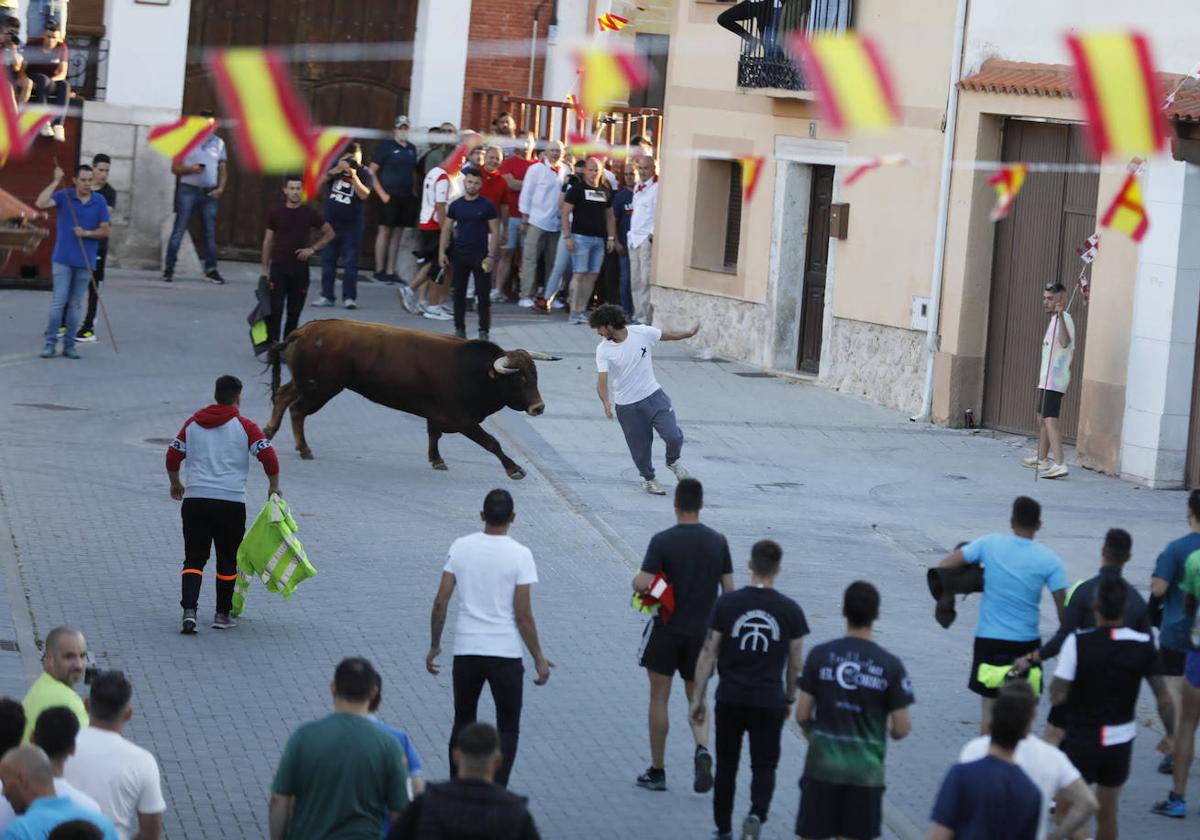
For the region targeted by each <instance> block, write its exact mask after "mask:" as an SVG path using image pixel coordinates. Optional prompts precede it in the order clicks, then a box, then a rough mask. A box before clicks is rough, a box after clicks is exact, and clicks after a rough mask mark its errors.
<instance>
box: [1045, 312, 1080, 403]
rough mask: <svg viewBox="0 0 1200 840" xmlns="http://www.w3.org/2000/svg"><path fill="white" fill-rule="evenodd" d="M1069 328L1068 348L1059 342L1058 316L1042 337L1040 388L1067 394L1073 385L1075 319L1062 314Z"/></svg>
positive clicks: (1069, 315) (1053, 318)
mask: <svg viewBox="0 0 1200 840" xmlns="http://www.w3.org/2000/svg"><path fill="white" fill-rule="evenodd" d="M1062 319H1063V323H1064V324H1066V327H1067V340H1068V343H1067V346H1066V347H1063V346H1062V344H1061V343H1060V342H1059V340H1058V316H1054V315H1052V316H1051V317H1050V323H1049V324H1048V325H1047V326H1046V334H1045V336H1043V337H1042V365H1041V368H1040V369H1039V371H1038V387H1039V388H1044V389H1046V390H1047V391H1057V392H1058V393H1060V394H1065V393H1066V392H1067V386H1068V385H1070V384H1071V358H1072V357H1073V356H1074V355H1075V319H1074V318H1072V317H1071V313H1070V312H1064V313H1063V314H1062Z"/></svg>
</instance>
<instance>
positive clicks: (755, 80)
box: [736, 0, 854, 90]
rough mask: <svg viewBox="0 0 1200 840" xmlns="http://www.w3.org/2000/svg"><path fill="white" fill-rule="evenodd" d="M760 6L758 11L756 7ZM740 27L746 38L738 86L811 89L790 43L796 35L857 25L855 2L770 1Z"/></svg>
mask: <svg viewBox="0 0 1200 840" xmlns="http://www.w3.org/2000/svg"><path fill="white" fill-rule="evenodd" d="M755 7H758V8H755ZM747 14H748V15H749V18H748V19H747V20H742V21H737V22H736V23H737V25H738V26H740V27H741V29H742V30H743V31H744V32H746V33H747V34H748V35H749V37H748V38H747V37H743V38H742V53H741V55H740V56H739V57H738V82H737V83H738V87H742V88H778V89H781V90H808V89H809V85H808V81H807V80H806V79H805V78H804V76H803V74H802V73H801V72H800V70H799V69H798V68H797V67H796V65H795V63H794V62H793V61H792V60H791V58H790V56H789V55H788V51H787V42H788V41H789V40H790V39H791V37H792V36H793V35H794V34H795V33H796V32H803V33H805V34H808V35H811V34H813V33H816V32H826V31H833V32H844V31H846V30H847V29H850V28H851V27H852V26H853V25H854V0H809V2H803V0H784V2H783V3H782V5H780V4H779V0H766V2H764V3H756V4H754V6H753V7H751V10H750V11H749V12H747Z"/></svg>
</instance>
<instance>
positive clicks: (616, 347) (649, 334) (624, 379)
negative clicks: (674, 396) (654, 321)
mask: <svg viewBox="0 0 1200 840" xmlns="http://www.w3.org/2000/svg"><path fill="white" fill-rule="evenodd" d="M625 329H626V330H627V331H628V332H629V334H628V335H627V336H626V337H625V340H624V341H610V340H609V339H607V338H606V339H604V340H603V341H601V342H600V344H599V345H598V346H597V347H596V370H597V371H599V372H600V373H607V374H608V381H609V384H610V385H611V386H612V394H613V402H615V403H616V404H617V405H632V404H633V403H635V402H640V401H641V400H644V399H646V397H648V396H650V395H651V394H653V393H654V392H655V391H657V390H658V389H659V384H658V380H657V379H655V378H654V359H653V357H652V354H651V352H650V350H651V348H653V347H654V345H655V344H658V340H659V339H660V338H662V330H660V329H658V328H657V327H646V326H642V325H639V324H631V325H630V326H628V327H626V328H625Z"/></svg>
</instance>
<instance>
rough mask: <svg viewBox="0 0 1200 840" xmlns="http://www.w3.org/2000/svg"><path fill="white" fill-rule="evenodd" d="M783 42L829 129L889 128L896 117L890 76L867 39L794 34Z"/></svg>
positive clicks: (853, 36) (855, 36)
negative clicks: (815, 94)
mask: <svg viewBox="0 0 1200 840" xmlns="http://www.w3.org/2000/svg"><path fill="white" fill-rule="evenodd" d="M788 45H789V48H790V50H791V53H792V59H793V60H794V61H796V63H797V64H802V71H803V73H804V74H805V75H806V76H807V77H808V79H809V81H810V82H811V83H812V85H813V88H814V89H815V90H816V92H817V97H818V103H819V105H820V106H821V109H822V111H823V112H824V115H825V118H826V119H827V120H829V122H830V125H831V127H832V128H833V130H834V131H854V130H864V129H865V130H872V129H874V130H878V129H884V128H890V127H891V126H893V125H894V124H895V123H896V122H897V121H898V120H899V115H900V108H899V106H898V105H897V104H896V96H895V93H894V91H893V89H892V82H891V75H890V74H889V72H888V70H887V67H886V65H885V64H884V61H883V56H882V55H881V54H880V52H879V50H878V49H877V48H876V46H875V43H874V42H873V41H872V40H871V39H869V38H866V37H863V36H859V35H854V34H850V33H847V34H845V35H837V34H833V33H828V34H824V33H823V34H818V35H814V36H813V37H811V38H806V37H805V36H804V34H803V33H802V32H797V33H796V34H795V35H793V36H792V38H791V40H790V41H789V42H788Z"/></svg>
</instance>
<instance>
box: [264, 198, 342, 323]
mask: <svg viewBox="0 0 1200 840" xmlns="http://www.w3.org/2000/svg"><path fill="white" fill-rule="evenodd" d="M303 194H304V182H303V181H302V180H301V178H300V176H299V175H287V176H285V177H284V179H283V198H284V203H283V204H281V205H279V206H278V207H272V208H271V211H270V212H269V213H268V214H267V230H266V232H265V233H264V234H263V244H262V273H263V276H264V277H268V278H270V286H269V288H270V290H271V314H270V315H268V316H267V319H266V320H267V338H268V339H270V340H271V341H279V340H280V339H281V338H287V337H288V336H289V335H291V333H292V330H294V329H296V327H297V326H298V325H299V323H300V310H301V309H303V308H304V299H305V298H306V297H307V295H308V283H309V276H308V260H309V258H310V257H312V255H313V254H315V253H316V252H318V251H320V250H321V249H322V248H324V247H325V246H326V245H328V244H329V243H330V242H331V241H333V237H334V232H333V228H332V227H330V225H329V223H328V222H327V221H325V220H324V219H323V218H321V214H320V213H318V212H317V211H316V210H314V209H312V207H311V206H310V205H308V204H304V203H303V202H302V201H301V197H302V196H303ZM316 228H319V229H320V231H321V236H320V238H319V239H318V240H317V241H316V242H314V243H313V244H312V245H309V244H308V242H309V239H310V238H311V237H312V231H313V230H314V229H316ZM285 303H286V304H287V322H286V324H285V327H284V331H283V335H282V336H281V335H280V334H279V321H280V319H281V318H282V317H283V307H284V304H285Z"/></svg>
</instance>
